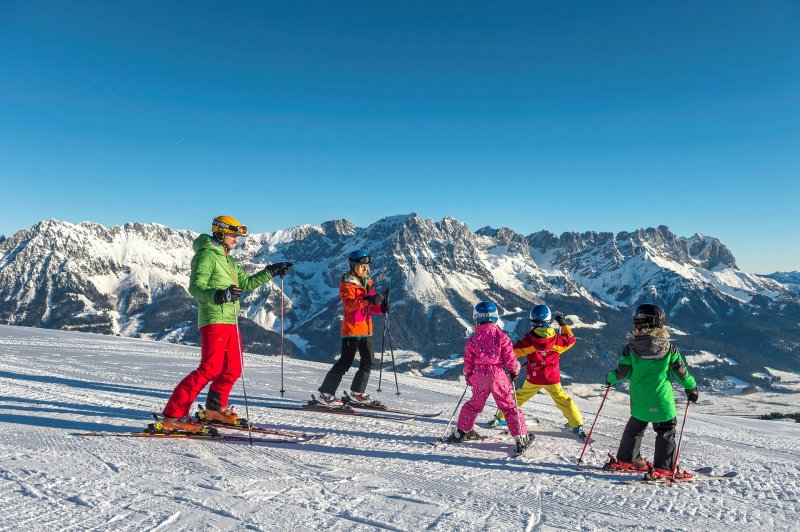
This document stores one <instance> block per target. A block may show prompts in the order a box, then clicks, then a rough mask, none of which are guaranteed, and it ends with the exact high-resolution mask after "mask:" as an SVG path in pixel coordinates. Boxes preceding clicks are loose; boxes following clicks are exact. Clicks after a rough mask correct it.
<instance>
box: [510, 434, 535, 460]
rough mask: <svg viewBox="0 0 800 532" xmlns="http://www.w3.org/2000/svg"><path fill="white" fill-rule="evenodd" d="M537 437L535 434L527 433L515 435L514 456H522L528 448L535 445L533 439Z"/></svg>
mask: <svg viewBox="0 0 800 532" xmlns="http://www.w3.org/2000/svg"><path fill="white" fill-rule="evenodd" d="M535 439H536V436H534V435H533V434H526V435H524V436H514V444H515V445H516V449H515V450H514V456H520V455H522V454H524V453H525V451H527V450H528V448H529V447H530V446H531V445H533V440H535Z"/></svg>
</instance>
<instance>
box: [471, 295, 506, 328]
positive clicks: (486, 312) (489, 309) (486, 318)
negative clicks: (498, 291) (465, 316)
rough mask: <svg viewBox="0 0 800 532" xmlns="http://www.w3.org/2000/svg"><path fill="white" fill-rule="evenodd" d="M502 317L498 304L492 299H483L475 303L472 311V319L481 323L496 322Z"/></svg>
mask: <svg viewBox="0 0 800 532" xmlns="http://www.w3.org/2000/svg"><path fill="white" fill-rule="evenodd" d="M498 319H500V314H498V312H497V305H495V304H494V303H492V302H491V301H481V302H480V303H478V304H477V305H475V309H474V310H473V311H472V321H474V322H475V323H477V324H479V325H480V324H481V323H496V322H497V320H498Z"/></svg>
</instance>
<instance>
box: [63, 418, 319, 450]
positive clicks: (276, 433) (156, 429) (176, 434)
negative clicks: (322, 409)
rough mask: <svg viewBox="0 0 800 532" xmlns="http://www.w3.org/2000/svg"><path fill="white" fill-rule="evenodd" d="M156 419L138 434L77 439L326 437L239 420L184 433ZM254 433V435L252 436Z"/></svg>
mask: <svg viewBox="0 0 800 532" xmlns="http://www.w3.org/2000/svg"><path fill="white" fill-rule="evenodd" d="M152 415H153V417H154V418H156V421H155V423H150V424H149V425H147V428H145V429H144V430H143V431H141V432H82V433H79V434H78V436H111V437H124V438H160V439H173V438H175V439H187V440H211V441H229V442H230V441H239V442H249V443H297V444H303V443H309V442H312V441H316V440H321V439H322V438H324V437H325V436H326V435H325V434H324V433H307V432H297V431H290V430H282V429H273V428H271V427H267V426H265V425H258V424H250V425H248V424H247V422H246V421H244V420H241V421H240V422H238V423H222V422H219V421H201V422H202V425H203V430H202V431H201V432H186V431H171V432H167V431H164V430H163V429H162V428H161V427H162V425H161V418H160V417H159V415H158V414H156V413H152ZM220 429H228V430H234V431H239V432H248V435H247V436H245V435H243V434H230V433H226V432H220ZM252 434H257V436H252Z"/></svg>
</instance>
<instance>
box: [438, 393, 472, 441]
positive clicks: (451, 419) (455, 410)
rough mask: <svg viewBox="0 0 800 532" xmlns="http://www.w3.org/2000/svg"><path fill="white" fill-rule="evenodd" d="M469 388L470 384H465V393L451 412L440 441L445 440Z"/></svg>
mask: <svg viewBox="0 0 800 532" xmlns="http://www.w3.org/2000/svg"><path fill="white" fill-rule="evenodd" d="M467 388H469V384H467V385H466V386H464V393H462V394H461V399H459V400H458V404H457V405H456V407H455V408H454V409H453V413H452V414H450V419H448V420H447V426H446V427H445V428H444V433H442V435H441V436H440V437H439V441H444V436H445V434H447V431H448V430H450V423H452V422H453V418H454V417H455V415H456V412H457V411H458V407H459V406H461V401H463V400H464V396H465V395H467Z"/></svg>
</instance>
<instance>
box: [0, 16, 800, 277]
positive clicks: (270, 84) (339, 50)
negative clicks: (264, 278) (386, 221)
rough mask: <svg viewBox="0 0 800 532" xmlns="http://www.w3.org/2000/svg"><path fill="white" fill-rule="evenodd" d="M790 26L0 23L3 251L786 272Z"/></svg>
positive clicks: (796, 158)
mask: <svg viewBox="0 0 800 532" xmlns="http://www.w3.org/2000/svg"><path fill="white" fill-rule="evenodd" d="M798 27H800V3H798V2H796V1H763V2H738V1H705V2H684V1H677V2H641V1H631V2H613V1H612V2H588V1H585V2H581V1H576V2H563V1H556V0H554V1H546V2H544V1H541V2H538V1H529V2H514V1H508V2H455V1H448V2H431V1H426V2H408V1H406V2H376V1H363V2H347V1H344V2H313V1H308V2H245V1H240V2H211V1H205V2H183V1H170V2H155V1H150V2H142V1H136V2H133V1H124V0H123V1H114V2H107V1H96V2H94V1H79V2H61V1H52V2H48V1H37V0H28V1H3V0H0V180H2V183H3V189H4V192H5V194H4V200H5V201H4V202H3V208H2V210H0V233H2V234H5V235H10V234H13V233H14V232H16V231H18V230H19V229H22V228H25V227H28V226H30V225H32V224H34V223H36V222H37V221H39V220H41V219H45V218H56V219H61V220H67V221H70V222H79V221H83V220H91V221H95V222H98V223H101V224H104V225H116V224H121V223H125V222H128V221H139V222H158V223H163V224H166V225H169V226H171V227H176V228H187V229H192V230H196V231H206V230H207V226H208V224H209V221H210V219H211V218H213V216H215V215H217V214H223V213H224V214H231V215H233V216H236V217H238V218H239V219H240V220H241V221H242V222H243V223H246V224H247V225H248V226H249V227H250V228H251V230H252V231H256V232H261V231H274V230H276V229H282V228H286V227H292V226H296V225H300V224H305V223H309V224H318V223H321V222H323V221H326V220H331V219H339V218H347V219H349V220H351V221H352V222H354V223H355V224H356V225H359V226H366V225H369V224H370V223H372V222H374V221H376V220H378V219H379V218H381V217H384V216H389V215H394V214H401V213H410V212H416V213H417V214H419V215H420V216H422V217H425V218H433V219H436V220H439V219H441V218H442V217H444V216H451V217H453V218H456V219H458V220H461V221H463V222H466V223H467V224H468V225H469V227H470V228H471V229H473V230H475V229H478V228H480V227H483V226H485V225H491V226H493V227H500V226H506V227H510V228H512V229H515V230H516V231H518V232H520V233H523V234H529V233H532V232H536V231H539V230H542V229H546V230H549V231H552V232H554V233H556V234H560V233H562V232H564V231H581V232H583V231H589V230H594V231H614V232H617V231H632V230H635V229H637V228H640V227H653V226H658V225H662V224H663V225H667V226H669V227H670V229H672V231H673V232H674V233H676V234H678V235H680V236H691V235H692V234H694V233H697V232H699V233H702V234H706V235H711V236H715V237H717V238H720V239H721V240H722V241H723V243H725V244H726V245H727V246H728V247H729V248H730V249H731V251H732V252H733V253H734V255H735V256H736V258H737V261H738V264H739V266H740V267H741V268H742V269H743V270H745V271H749V272H754V273H769V272H772V271H776V270H800V245H798V244H800V238H798V234H800V217H798V215H797V214H796V211H797V209H798V206H797V204H798V200H800V184H798V181H800V175H798V174H800V172H798V170H800V150H798V148H800V143H798V140H799V139H800V131H798V126H799V125H800V31H797V28H798Z"/></svg>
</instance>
